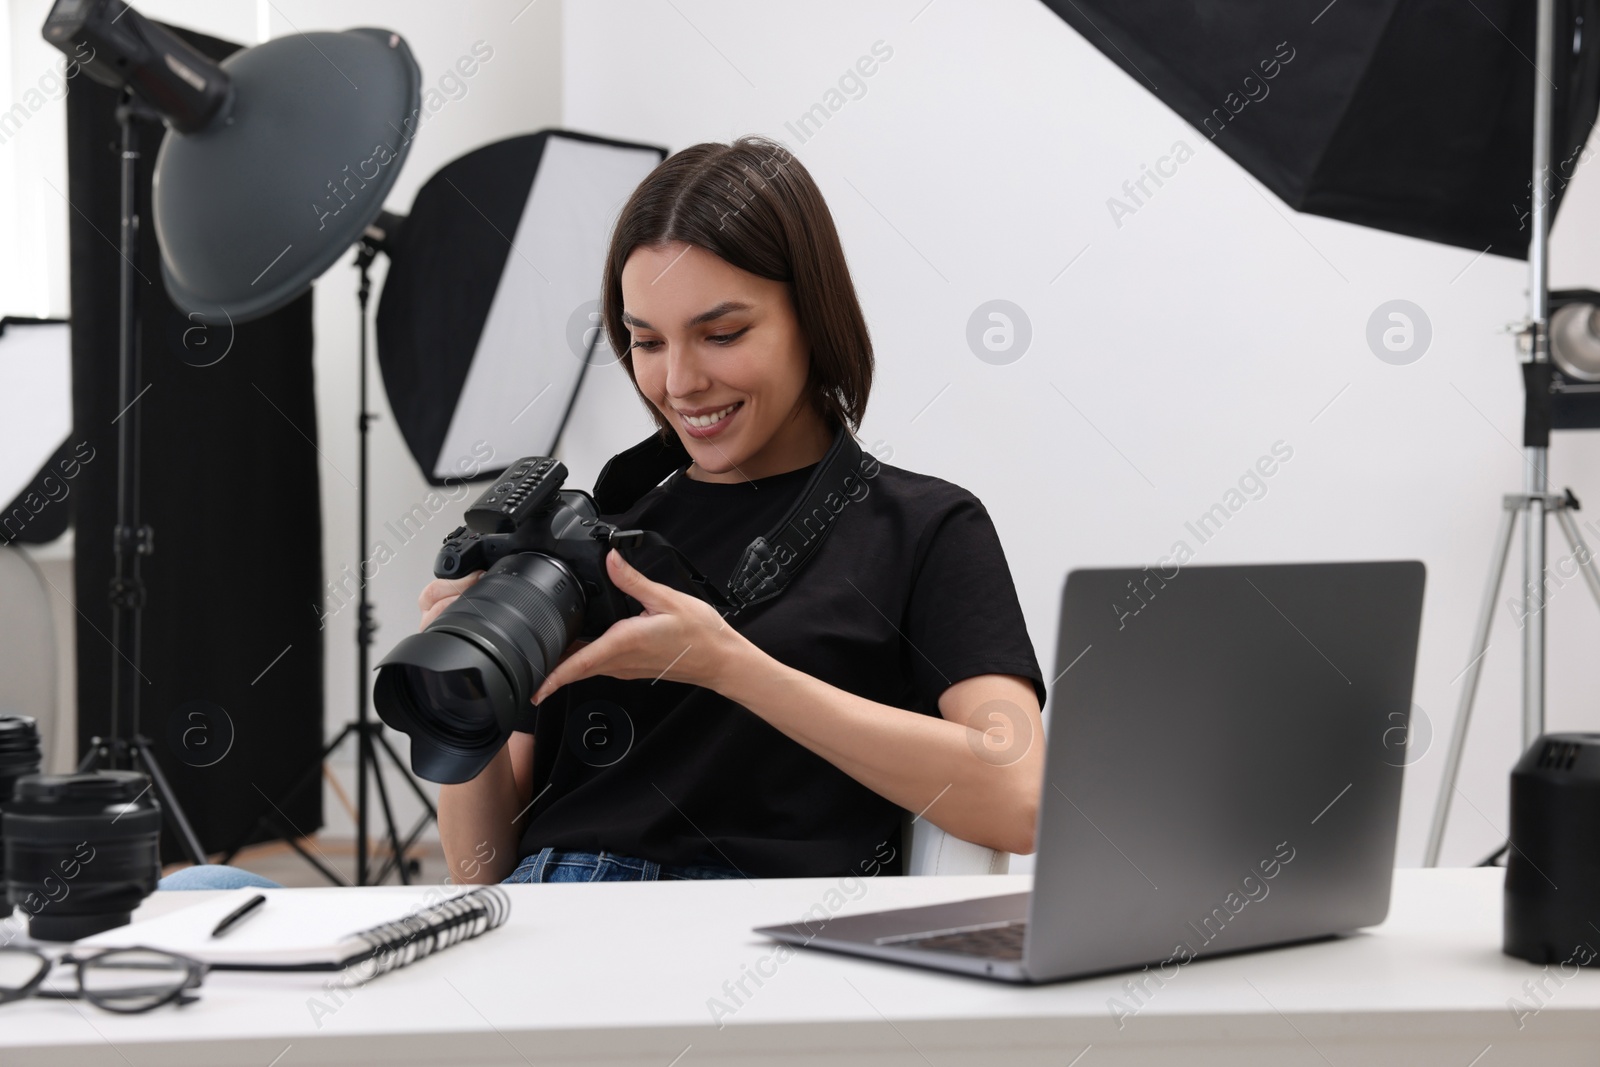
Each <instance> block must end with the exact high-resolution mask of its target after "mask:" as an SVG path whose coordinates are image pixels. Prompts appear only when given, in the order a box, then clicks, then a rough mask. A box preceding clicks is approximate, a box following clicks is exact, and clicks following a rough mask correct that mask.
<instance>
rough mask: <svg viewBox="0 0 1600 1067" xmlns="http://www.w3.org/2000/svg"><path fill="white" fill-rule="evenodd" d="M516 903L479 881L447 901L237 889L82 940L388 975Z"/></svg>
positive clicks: (215, 961)
mask: <svg viewBox="0 0 1600 1067" xmlns="http://www.w3.org/2000/svg"><path fill="white" fill-rule="evenodd" d="M257 893H260V894H261V895H262V896H265V897H266V898H267V902H266V903H265V904H263V905H261V906H260V907H259V908H257V909H256V911H255V913H253V914H251V915H250V916H249V917H247V918H245V919H244V920H242V921H241V922H240V923H239V924H238V925H237V926H235V927H234V928H232V929H230V930H229V931H227V932H226V933H225V934H223V935H222V936H221V937H217V938H213V937H212V936H211V931H212V930H213V929H214V928H215V927H216V925H217V923H219V922H221V921H222V919H223V918H224V917H225V916H227V915H229V914H231V913H232V912H233V911H234V910H235V909H236V908H238V907H239V906H240V905H242V904H244V903H245V902H246V901H247V900H249V899H250V898H251V897H253V896H255V895H256V894H257ZM510 914H511V898H510V897H509V896H508V895H507V893H506V891H505V890H504V889H501V888H500V887H499V886H497V885H481V886H476V887H474V888H472V889H468V890H465V891H462V892H455V893H451V894H450V895H446V896H444V897H443V898H442V899H441V898H440V891H439V890H428V891H427V892H426V893H425V894H419V895H412V894H408V893H396V892H393V891H390V890H383V889H376V890H375V889H236V890H232V891H230V892H228V893H226V894H223V895H220V896H216V897H213V898H211V899H210V900H206V901H203V902H201V903H199V904H195V905H192V906H190V907H187V908H182V909H180V910H178V911H174V912H169V913H168V914H166V915H161V916H158V917H156V918H153V919H145V920H142V921H139V922H133V923H129V924H127V925H126V926H119V927H116V928H115V929H112V930H106V931H103V932H101V933H98V934H94V935H93V936H91V937H85V938H81V939H80V940H79V941H77V943H76V945H77V946H78V947H83V948H127V947H131V946H135V945H139V946H143V947H147V948H159V949H165V950H166V951H168V952H176V953H178V954H180V955H184V956H189V957H192V958H194V959H197V960H203V961H204V962H206V963H208V964H210V965H211V966H212V967H213V968H216V969H217V970H238V971H337V970H343V969H344V968H346V967H351V966H354V965H357V964H367V966H364V967H362V968H361V970H362V971H363V972H365V971H371V972H372V973H373V974H382V973H383V972H385V971H391V970H394V969H395V968H397V967H404V966H407V965H408V964H410V963H413V962H415V961H416V960H419V959H421V958H423V957H424V956H429V955H432V954H433V953H435V952H437V951H439V950H440V949H444V948H449V947H450V946H451V945H454V944H456V943H458V942H460V941H465V940H468V939H469V938H474V937H478V936H479V935H481V934H485V933H487V932H488V931H490V930H493V929H495V928H496V927H498V926H500V925H501V924H502V923H504V922H505V921H506V919H507V918H508V917H509V916H510Z"/></svg>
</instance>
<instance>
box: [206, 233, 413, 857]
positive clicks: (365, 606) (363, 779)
mask: <svg viewBox="0 0 1600 1067" xmlns="http://www.w3.org/2000/svg"><path fill="white" fill-rule="evenodd" d="M400 222H401V219H400V218H399V216H397V215H392V214H390V213H389V212H387V211H385V212H382V213H380V215H379V216H378V221H377V222H375V223H373V224H372V225H371V226H369V227H367V229H366V232H365V233H363V234H362V237H361V240H360V242H359V243H358V244H357V246H356V259H355V266H356V268H357V269H358V270H359V271H360V272H361V285H360V288H359V290H358V291H357V297H356V300H357V303H358V305H359V306H360V309H361V350H360V353H359V361H360V368H359V376H360V380H361V386H360V390H361V410H360V412H359V414H358V416H357V419H356V427H357V433H358V435H359V439H360V452H361V459H360V465H359V469H358V470H357V473H356V483H357V490H356V491H357V493H358V495H359V498H360V503H359V508H358V518H357V521H356V531H357V533H356V536H357V539H358V546H357V547H358V555H357V561H358V562H357V565H356V581H357V582H358V583H359V585H358V593H357V608H356V612H357V614H356V718H355V720H354V721H352V722H348V723H346V724H345V726H344V729H342V730H340V731H339V733H338V735H337V736H335V737H334V739H333V740H332V741H329V742H328V744H327V746H326V747H325V748H323V750H322V755H321V756H320V757H319V758H318V759H317V762H316V763H314V764H312V765H311V766H310V767H308V768H306V770H305V773H304V774H302V775H301V776H300V777H299V778H298V779H297V780H296V781H295V783H294V784H293V785H292V786H290V787H289V792H288V793H287V794H286V797H287V798H288V799H292V798H294V797H296V796H299V795H300V793H301V792H302V791H303V790H305V789H306V788H308V787H309V786H311V785H312V784H313V783H314V782H318V781H320V780H321V770H322V765H323V764H324V763H325V762H326V761H327V759H328V757H329V756H331V755H332V754H333V752H334V751H335V750H336V749H337V748H338V747H339V746H340V745H342V744H343V743H344V740H345V738H347V737H350V736H352V735H353V736H354V737H355V738H356V819H355V822H356V880H355V884H356V885H381V884H382V883H383V881H384V879H386V878H387V877H388V876H389V872H390V871H391V870H397V871H398V872H399V875H400V881H401V882H402V883H404V884H405V885H410V884H411V879H410V876H411V875H412V874H415V873H417V865H416V864H415V861H412V862H411V863H407V862H406V861H405V859H404V857H405V854H406V850H407V849H409V848H410V847H411V846H412V845H413V844H415V843H416V840H417V837H418V836H419V835H420V834H421V833H422V831H423V830H424V829H426V828H427V825H428V823H430V822H432V821H434V820H435V819H437V818H438V815H439V813H438V811H437V810H436V809H435V808H434V806H433V801H431V800H429V799H428V794H427V793H426V792H424V791H423V789H422V786H421V785H420V784H418V782H417V780H416V778H415V777H413V776H412V774H411V771H410V769H409V768H407V766H406V764H405V761H403V760H402V759H401V758H400V757H399V756H398V755H397V754H396V753H395V750H394V749H393V748H392V747H391V746H390V745H389V739H388V738H386V737H384V736H383V730H384V726H383V723H381V722H378V721H376V720H374V719H373V718H372V717H371V702H370V697H371V690H372V686H371V682H370V680H369V677H368V675H369V672H368V667H367V662H368V656H369V650H370V649H371V647H372V635H373V634H374V633H375V632H376V631H377V629H378V623H377V621H376V620H375V619H374V618H373V617H372V604H371V602H370V601H368V599H367V575H366V568H365V563H366V558H367V557H366V554H367V468H368V463H367V444H368V437H369V431H368V426H369V425H370V424H371V422H372V420H373V419H374V418H376V417H377V416H376V415H374V414H373V413H371V412H369V411H368V410H367V348H368V338H367V333H368V322H369V320H368V314H367V303H368V299H369V297H370V296H371V294H372V279H371V276H370V269H371V267H372V261H373V260H374V259H375V258H377V255H378V253H379V252H381V251H384V250H385V247H386V242H387V240H388V238H389V237H390V235H392V233H393V230H394V228H395V227H396V226H398V225H399V224H400ZM380 752H382V753H383V754H384V755H387V756H388V758H389V761H390V762H391V763H393V764H394V770H395V772H396V773H398V774H399V775H400V777H401V779H402V780H403V781H404V782H405V783H406V785H407V786H409V787H410V788H411V792H412V793H413V794H415V796H416V798H417V800H418V801H420V802H421V804H422V807H423V809H424V814H423V815H422V816H421V817H420V818H419V819H418V820H417V822H416V824H415V825H414V826H413V827H412V828H411V832H410V833H408V834H407V835H406V837H405V840H404V841H402V840H401V839H400V834H399V832H398V831H397V830H396V828H395V821H394V810H393V808H392V807H391V806H390V804H389V791H388V787H387V786H386V785H385V784H384V781H383V767H382V761H381V760H380V759H379V758H378V757H379V753H380ZM369 772H370V773H371V775H372V784H373V785H374V787H376V789H377V793H378V803H379V805H380V806H381V807H382V809H383V824H384V829H385V830H386V831H387V832H386V835H385V836H387V837H388V839H389V847H390V849H391V854H390V856H389V858H388V860H387V861H386V862H385V863H384V865H383V867H382V868H381V869H380V870H379V871H378V873H377V875H376V876H375V877H374V878H373V879H372V881H371V882H368V881H367V870H368V864H369V862H370V858H369V856H368V834H367V816H368V808H367V775H368V773H369ZM267 820H270V821H272V822H277V821H278V820H276V819H274V818H273V817H272V815H270V814H269V813H263V814H262V816H261V817H260V819H258V821H257V823H256V826H259V825H260V824H261V822H262V821H267ZM254 829H255V828H254V827H252V828H251V829H250V830H248V831H246V833H245V834H244V835H243V836H242V837H241V838H240V839H239V841H238V842H237V843H236V844H235V845H234V846H233V848H232V849H231V850H230V851H229V852H228V854H227V856H226V857H225V858H224V859H223V861H222V862H224V863H228V862H231V861H232V859H233V856H234V854H235V853H237V852H238V851H239V849H240V848H242V847H244V842H245V841H246V840H248V839H249V837H250V835H251V834H252V833H253V832H254ZM280 829H282V828H281V827H280ZM292 831H293V827H289V828H287V831H285V832H284V833H283V838H284V840H285V841H286V842H288V844H289V846H290V847H291V848H293V849H294V850H295V851H296V852H298V853H300V855H301V856H302V857H304V858H305V860H306V861H307V862H308V863H310V864H311V865H312V866H314V867H316V868H317V870H319V871H321V872H322V874H323V875H324V876H325V877H326V878H327V879H328V880H329V881H330V882H333V883H334V884H335V885H344V884H346V883H345V882H344V881H343V880H342V879H340V878H339V876H338V875H337V874H336V873H334V872H333V871H331V870H329V869H328V868H327V867H326V866H325V865H324V864H323V863H322V862H321V861H320V860H319V859H317V858H316V857H315V856H312V855H311V854H310V853H308V852H307V851H306V850H305V848H304V847H303V846H302V845H301V844H300V842H299V841H297V840H295V838H294V837H293V836H291V833H292Z"/></svg>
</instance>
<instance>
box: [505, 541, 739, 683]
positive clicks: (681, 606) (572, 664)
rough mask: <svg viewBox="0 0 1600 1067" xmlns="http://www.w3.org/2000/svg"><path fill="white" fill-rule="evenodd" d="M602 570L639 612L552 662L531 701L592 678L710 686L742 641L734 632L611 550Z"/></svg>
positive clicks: (708, 609) (709, 610) (712, 612)
mask: <svg viewBox="0 0 1600 1067" xmlns="http://www.w3.org/2000/svg"><path fill="white" fill-rule="evenodd" d="M606 568H607V571H608V573H609V574H610V575H611V580H612V582H614V583H615V584H616V586H617V588H618V589H620V590H622V592H624V593H626V594H627V595H628V596H631V597H633V599H635V600H637V601H638V602H639V603H640V605H641V606H643V608H644V611H643V612H642V613H641V614H639V615H635V616H633V617H632V618H627V619H619V620H617V621H616V622H615V623H613V624H612V625H611V628H610V629H608V630H607V631H606V632H605V633H603V634H601V635H600V636H599V637H597V638H595V639H594V640H593V641H591V642H589V643H588V644H587V645H584V646H583V647H582V648H580V649H578V650H577V651H576V652H574V653H572V655H570V656H568V657H567V658H566V659H565V660H563V661H562V662H561V663H560V664H558V665H557V666H556V668H555V669H554V670H552V671H551V672H550V674H549V676H548V677H546V678H545V680H544V683H543V684H542V685H540V686H539V688H538V690H537V691H535V693H534V694H533V703H535V704H541V703H543V702H544V700H545V698H547V697H548V696H549V695H550V694H551V693H553V692H555V691H556V690H557V689H560V688H561V687H562V686H564V685H566V684H567V683H568V682H576V681H578V680H579V679H580V678H588V677H591V676H594V675H606V676H608V677H611V678H623V679H632V678H650V679H652V680H655V679H662V678H665V679H666V680H667V681H669V682H684V683H687V684H689V685H698V686H704V687H705V688H708V689H714V688H716V684H715V683H716V682H717V680H718V679H719V678H720V677H721V673H722V672H723V671H724V670H725V669H726V668H727V665H728V663H729V661H730V658H731V653H732V652H734V651H735V650H736V649H737V648H738V646H739V645H740V644H742V643H743V642H744V640H745V639H744V638H743V637H742V636H741V635H740V634H739V633H738V631H736V630H734V629H733V627H731V626H729V625H728V624H727V622H726V621H724V619H723V618H722V616H721V615H720V614H719V613H718V612H717V609H716V608H714V607H712V606H711V605H710V604H708V603H706V602H705V601H704V600H701V599H700V598H699V597H696V596H691V595H689V594H688V593H681V592H679V591H678V590H676V589H673V588H672V587H671V586H667V585H662V584H661V583H660V582H652V581H651V580H650V579H649V578H646V577H645V576H644V575H643V574H641V573H639V571H637V570H635V569H634V568H633V567H632V566H631V565H630V564H629V563H628V562H627V561H626V560H624V559H623V558H622V554H621V553H620V552H618V551H617V550H616V549H614V548H613V549H611V550H610V551H609V552H607V553H606Z"/></svg>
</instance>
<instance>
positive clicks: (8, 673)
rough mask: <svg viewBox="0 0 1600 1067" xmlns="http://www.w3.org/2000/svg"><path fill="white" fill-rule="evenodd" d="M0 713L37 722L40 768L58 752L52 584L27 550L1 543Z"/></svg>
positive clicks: (49, 765)
mask: <svg viewBox="0 0 1600 1067" xmlns="http://www.w3.org/2000/svg"><path fill="white" fill-rule="evenodd" d="M0 605H4V608H5V610H4V611H0V714H4V715H30V716H32V717H33V718H34V719H35V720H37V721H38V724H39V740H40V745H41V747H42V748H43V749H44V757H45V762H44V769H45V770H46V771H48V770H50V769H51V767H52V763H53V761H52V757H53V756H55V755H56V751H55V749H56V748H57V744H56V741H57V737H56V735H57V728H58V722H57V720H58V718H59V715H58V714H57V708H56V703H57V702H56V681H57V678H56V621H55V618H54V615H53V613H52V611H51V606H50V587H49V584H48V582H47V581H46V579H45V577H44V575H43V573H42V572H41V571H40V569H39V565H38V564H37V563H36V562H35V561H34V559H33V556H32V553H31V552H30V550H29V549H27V548H24V547H23V546H22V545H20V544H10V545H4V546H0Z"/></svg>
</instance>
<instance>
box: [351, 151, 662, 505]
mask: <svg viewBox="0 0 1600 1067" xmlns="http://www.w3.org/2000/svg"><path fill="white" fill-rule="evenodd" d="M666 155H667V153H666V150H665V149H663V148H658V147H655V146H652V145H643V144H633V143H629V142H625V141H613V140H607V139H605V138H602V137H592V136H589V135H586V134H580V133H570V132H567V131H562V130H541V131H540V132H538V133H532V134H525V135H523V136H519V137H512V138H509V139H507V140H504V141H497V142H495V143H494V144H490V145H485V146H484V147H482V148H479V149H477V150H475V151H473V152H470V153H468V154H467V155H465V156H462V157H461V158H460V159H457V160H455V161H453V162H451V163H449V164H447V165H446V166H445V167H444V168H442V169H441V170H440V171H439V172H438V173H437V174H435V175H434V176H433V177H431V178H429V179H428V181H427V183H426V184H425V185H424V186H423V187H422V189H421V190H420V191H419V192H418V193H417V198H416V201H415V203H413V204H412V207H411V214H410V216H409V217H408V218H406V219H405V220H404V221H403V222H402V223H401V224H400V225H399V226H398V227H397V228H396V230H395V232H394V234H393V235H392V236H391V237H390V238H389V240H388V243H387V244H386V246H385V250H386V251H388V253H389V255H390V258H391V260H392V261H393V262H392V263H391V265H390V268H389V275H388V278H387V279H386V280H385V282H384V286H383V296H382V299H381V300H380V302H379V305H378V322H377V332H378V364H379V366H380V368H381V370H382V372H383V383H384V389H385V390H386V392H387V393H388V397H389V405H390V408H391V409H392V410H393V411H394V417H395V421H396V422H397V423H398V424H399V428H400V433H401V435H402V436H403V437H404V438H405V442H406V445H407V447H408V448H410V450H411V454H412V455H413V456H414V457H415V458H416V461H417V464H418V466H420V467H421V468H422V472H423V474H424V475H425V476H426V477H427V479H428V481H429V483H430V484H433V485H443V484H445V482H446V479H449V478H460V477H461V476H462V472H463V471H464V470H471V471H473V472H474V474H473V476H474V477H487V476H490V475H493V474H497V473H499V472H500V471H501V470H503V469H504V466H505V464H506V463H510V462H512V461H514V460H515V459H516V458H518V457H520V456H531V455H550V454H551V453H552V451H553V450H554V446H555V443H556V441H557V440H558V439H559V437H560V434H561V430H562V428H563V427H564V426H565V424H566V419H567V415H568V414H569V412H570V411H571V409H572V404H573V401H574V400H575V399H576V398H577V393H578V387H579V385H580V384H581V382H582V380H583V375H584V372H585V371H586V370H587V369H588V367H589V365H590V363H591V362H592V361H596V360H598V361H601V362H610V361H611V360H612V359H613V358H614V357H611V356H610V355H609V353H608V352H607V353H604V354H601V353H600V352H599V346H600V345H603V343H604V341H603V334H604V331H603V330H602V329H601V328H600V317H599V302H600V288H601V271H602V270H603V268H604V265H605V255H606V246H607V243H608V241H609V240H610V237H611V230H612V227H613V225H614V224H615V222H616V219H617V216H618V215H619V214H620V213H621V210H622V206H623V204H625V203H626V202H627V199H628V196H629V195H630V194H631V193H632V192H633V190H634V189H635V188H636V187H637V186H638V184H639V182H640V181H642V180H643V179H644V177H645V176H646V175H647V174H649V173H650V171H652V170H654V169H655V168H656V166H657V165H658V164H659V163H660V162H661V161H662V160H663V159H665V158H666ZM480 441H482V442H487V443H488V444H489V445H491V446H493V449H494V451H493V452H492V453H491V454H492V455H493V456H494V457H495V458H496V459H497V460H503V461H504V462H503V463H501V464H500V465H499V466H498V467H495V468H493V469H484V468H482V467H481V466H480V464H481V461H482V450H481V449H480V448H479V447H478V445H477V443H478V442H480Z"/></svg>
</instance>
